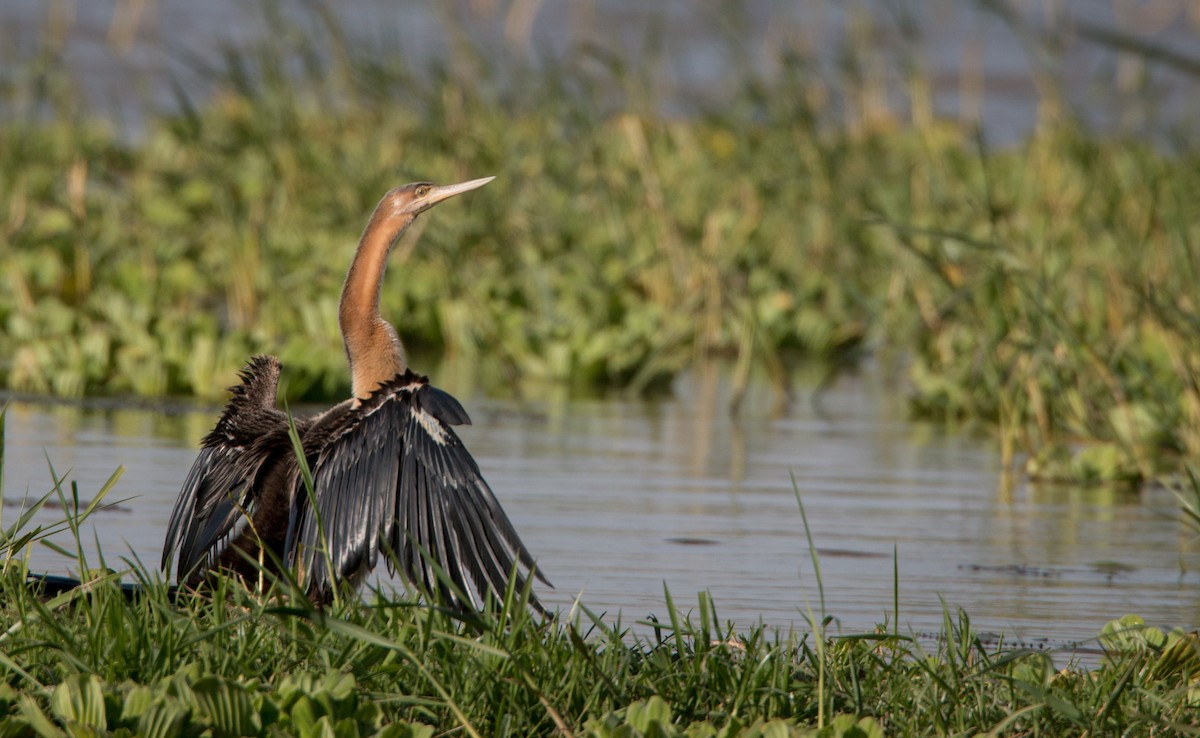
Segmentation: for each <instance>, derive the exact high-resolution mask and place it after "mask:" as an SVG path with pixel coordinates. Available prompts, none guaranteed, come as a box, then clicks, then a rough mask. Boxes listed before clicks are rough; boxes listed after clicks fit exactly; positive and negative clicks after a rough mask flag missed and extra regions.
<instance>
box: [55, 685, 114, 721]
mask: <svg viewBox="0 0 1200 738" xmlns="http://www.w3.org/2000/svg"><path fill="white" fill-rule="evenodd" d="M50 710H51V711H52V712H53V713H54V716H55V717H57V718H58V719H59V720H62V721H63V722H64V723H67V724H70V725H77V726H83V727H91V728H96V729H98V730H105V729H107V728H108V716H107V710H106V709H105V704H104V690H103V687H102V685H101V682H100V677H98V676H96V675H95V674H72V675H71V676H68V677H67V678H66V679H64V680H63V681H62V682H61V683H60V684H59V685H58V686H57V687H55V688H54V692H53V694H52V695H51V697H50Z"/></svg>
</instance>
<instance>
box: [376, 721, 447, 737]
mask: <svg viewBox="0 0 1200 738" xmlns="http://www.w3.org/2000/svg"><path fill="white" fill-rule="evenodd" d="M375 738H433V726H432V725H426V724H424V723H409V722H398V723H391V724H390V725H387V726H385V727H384V728H383V729H382V730H380V731H379V732H378V733H376V734H375Z"/></svg>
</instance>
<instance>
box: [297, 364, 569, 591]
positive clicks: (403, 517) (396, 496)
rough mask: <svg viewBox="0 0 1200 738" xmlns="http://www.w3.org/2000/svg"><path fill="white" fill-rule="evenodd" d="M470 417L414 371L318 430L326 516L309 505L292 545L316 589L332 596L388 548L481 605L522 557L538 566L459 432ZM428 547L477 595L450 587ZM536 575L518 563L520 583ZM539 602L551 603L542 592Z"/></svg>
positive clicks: (426, 578) (424, 579) (424, 576)
mask: <svg viewBox="0 0 1200 738" xmlns="http://www.w3.org/2000/svg"><path fill="white" fill-rule="evenodd" d="M469 422H470V419H469V418H468V417H467V414H466V412H465V411H464V410H463V409H462V406H461V405H460V404H459V403H458V401H457V400H455V399H454V398H453V397H451V396H450V395H448V394H446V393H445V392H442V391H441V390H439V389H436V388H433V387H430V386H429V385H428V384H427V383H426V381H425V379H424V378H423V377H419V376H417V375H415V374H412V373H411V372H410V373H406V374H405V375H403V376H400V377H397V379H396V380H394V381H393V382H391V383H389V384H387V385H384V386H383V387H382V388H380V390H378V391H377V392H376V393H375V394H374V395H373V396H372V397H371V398H370V399H368V400H366V401H365V402H363V403H362V405H360V406H359V407H357V408H353V409H351V410H348V411H347V412H345V413H343V414H341V415H339V416H337V417H334V418H330V420H329V421H328V423H327V424H326V423H322V424H321V425H322V426H324V427H321V428H318V427H314V430H313V432H314V433H328V435H329V442H328V443H327V445H325V446H324V448H323V449H322V450H321V453H320V455H319V457H318V459H317V463H316V467H315V469H314V472H313V486H314V488H315V493H316V510H315V512H316V514H315V515H314V514H313V512H312V510H311V508H310V509H309V510H308V511H306V512H305V513H303V514H302V515H301V517H302V520H301V522H300V530H299V534H298V539H297V541H298V546H299V548H298V550H296V551H294V552H293V553H294V555H295V557H296V560H297V561H298V562H299V563H300V566H301V571H302V572H303V573H304V575H305V578H306V581H307V583H308V587H309V591H310V593H312V594H313V595H314V597H316V598H320V599H326V598H328V596H329V594H330V590H331V588H332V582H333V581H349V582H351V583H357V582H358V581H359V579H360V578H361V577H362V576H363V575H364V574H365V573H366V572H367V571H369V570H370V569H371V568H373V567H374V566H375V564H376V562H377V559H378V555H379V553H380V551H384V552H385V553H386V552H390V553H392V554H393V555H394V557H395V562H396V564H397V565H398V567H399V568H400V570H401V573H402V574H403V575H404V576H405V577H406V578H407V579H408V580H409V581H410V582H412V583H414V584H416V585H417V586H418V587H421V588H423V589H424V591H427V592H439V593H440V594H441V596H442V597H443V600H444V601H445V602H447V603H449V604H452V605H454V606H457V607H466V606H472V607H476V608H478V607H481V606H482V605H483V601H484V598H485V597H486V596H487V594H489V593H490V594H492V596H493V597H495V598H496V599H499V598H500V597H501V596H502V595H503V593H504V589H505V587H506V585H507V583H508V579H509V575H510V573H511V572H512V571H513V564H514V562H517V561H519V562H520V563H521V565H522V567H523V568H524V569H525V570H529V571H534V572H535V573H536V568H535V565H534V561H533V557H532V556H531V555H530V553H529V551H528V550H527V549H526V548H525V545H524V544H523V543H522V542H521V539H520V538H519V537H518V536H517V532H516V530H515V529H514V528H513V526H512V523H511V522H509V519H508V516H507V515H505V513H504V510H503V509H502V508H501V507H500V503H499V501H498V500H497V499H496V497H495V495H493V494H492V491H491V489H490V488H489V487H488V485H487V482H485V481H484V480H483V477H482V476H481V475H480V473H479V467H478V465H476V463H475V460H474V459H473V458H471V455H470V453H468V452H467V449H466V448H465V447H464V446H463V444H462V441H460V440H459V438H458V436H457V435H456V434H455V433H454V431H453V429H452V428H451V425H457V424H462V423H469ZM298 494H305V493H304V491H303V490H301V491H300V492H298ZM318 520H319V525H318ZM322 530H323V532H324V542H325V543H326V544H327V548H326V547H323V546H322V535H321V533H322ZM422 549H423V550H424V552H425V553H427V554H428V555H429V557H431V558H432V560H433V561H435V562H437V565H438V566H440V567H441V568H442V569H443V570H444V571H445V572H446V573H447V574H448V575H449V578H450V580H451V581H452V582H453V583H454V585H455V586H456V587H457V588H458V589H459V590H461V592H462V593H463V594H464V595H465V596H466V597H467V598H468V601H466V602H464V601H462V600H461V598H460V597H459V596H458V595H457V594H455V593H454V592H452V591H450V589H449V588H447V587H445V586H443V585H442V584H441V582H440V581H439V579H438V577H437V575H436V573H435V569H434V567H433V566H432V565H431V563H430V561H428V560H427V559H426V557H425V556H423V555H422ZM326 557H327V558H326ZM389 563H390V560H389ZM330 567H332V571H333V575H332V576H331V575H330ZM527 576H528V574H527V573H524V572H521V571H517V581H516V586H517V587H518V588H523V587H524V586H525V580H526V577H527ZM536 576H538V578H539V579H541V580H542V581H543V582H544V581H545V579H544V578H543V577H542V576H541V574H540V573H536ZM531 602H532V603H533V604H534V606H535V607H538V608H539V609H540V607H541V606H540V603H538V601H537V598H536V597H533V598H531Z"/></svg>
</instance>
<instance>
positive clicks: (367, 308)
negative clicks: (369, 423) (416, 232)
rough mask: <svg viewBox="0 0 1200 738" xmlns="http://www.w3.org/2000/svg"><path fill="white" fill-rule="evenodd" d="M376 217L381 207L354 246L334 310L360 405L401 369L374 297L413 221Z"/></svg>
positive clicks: (398, 349) (400, 350)
mask: <svg viewBox="0 0 1200 738" xmlns="http://www.w3.org/2000/svg"><path fill="white" fill-rule="evenodd" d="M382 211H383V207H382V206H381V207H379V208H376V210H375V213H374V214H373V215H372V216H371V221H370V222H369V223H368V224H367V228H366V230H365V231H363V235H362V239H361V240H359V242H358V251H356V252H355V253H354V261H352V262H350V271H349V272H348V273H347V274H346V284H345V285H344V286H343V287H342V300H341V304H340V305H339V308H338V322H339V324H340V325H341V329H342V340H343V341H344V342H345V346H346V358H347V359H349V361H350V375H351V378H352V381H353V393H354V396H355V397H356V398H359V399H366V398H367V397H368V396H370V394H371V392H373V391H374V390H375V389H376V388H378V387H379V385H380V384H381V383H383V382H386V381H388V380H390V379H392V378H393V377H395V376H396V375H397V374H399V373H401V372H403V371H404V369H405V367H406V366H407V362H406V360H405V356H404V346H403V344H401V343H400V337H399V335H397V334H396V329H395V328H393V327H392V326H391V324H389V323H388V322H387V321H386V320H384V319H383V317H382V316H381V315H380V314H379V292H380V290H381V289H382V287H383V275H384V273H385V272H386V271H387V260H388V255H389V254H390V253H391V250H392V244H393V243H395V241H396V239H397V238H398V237H399V236H400V234H401V233H402V232H403V231H404V229H405V228H407V227H408V225H409V224H410V223H412V221H413V219H414V217H415V216H413V215H410V214H405V215H395V214H391V213H384V212H382Z"/></svg>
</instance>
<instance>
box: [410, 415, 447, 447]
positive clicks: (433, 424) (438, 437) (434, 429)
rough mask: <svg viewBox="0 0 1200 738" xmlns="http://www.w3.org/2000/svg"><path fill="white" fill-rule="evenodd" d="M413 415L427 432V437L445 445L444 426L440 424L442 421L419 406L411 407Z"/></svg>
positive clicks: (440, 444)
mask: <svg viewBox="0 0 1200 738" xmlns="http://www.w3.org/2000/svg"><path fill="white" fill-rule="evenodd" d="M413 417H414V418H416V420H417V422H418V423H420V424H421V427H422V428H424V429H425V432H426V433H428V434H429V437H430V438H432V439H433V440H434V442H435V443H437V444H438V445H439V446H445V445H446V428H445V426H443V425H442V421H440V420H438V419H437V418H435V417H433V416H432V415H430V414H429V413H427V412H425V411H424V410H422V409H421V408H419V407H414V408H413Z"/></svg>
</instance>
